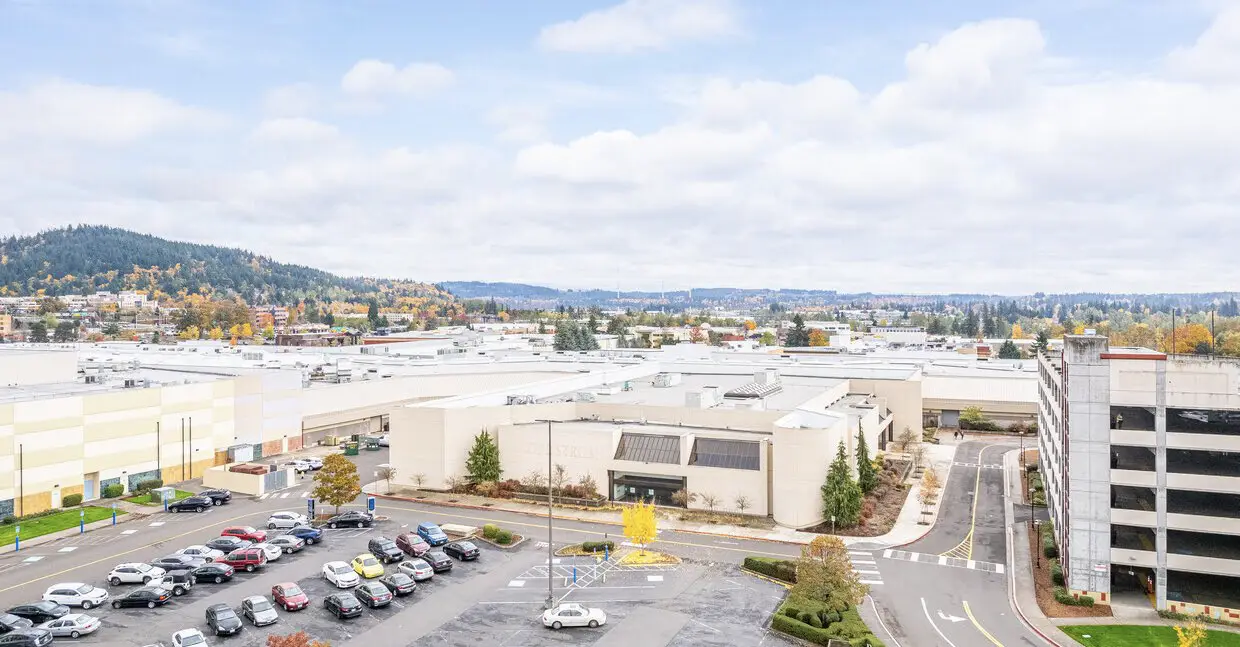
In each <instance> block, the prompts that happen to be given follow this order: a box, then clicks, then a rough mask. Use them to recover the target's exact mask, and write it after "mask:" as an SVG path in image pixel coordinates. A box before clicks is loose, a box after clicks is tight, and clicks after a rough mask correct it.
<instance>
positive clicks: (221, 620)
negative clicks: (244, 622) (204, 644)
mask: <svg viewBox="0 0 1240 647" xmlns="http://www.w3.org/2000/svg"><path fill="white" fill-rule="evenodd" d="M207 626H208V627H210V628H211V631H214V632H215V635H217V636H231V635H233V634H235V633H237V632H238V631H241V618H239V617H237V612H236V611H233V609H232V607H230V606H228V605H227V604H213V605H211V606H209V607H207Z"/></svg>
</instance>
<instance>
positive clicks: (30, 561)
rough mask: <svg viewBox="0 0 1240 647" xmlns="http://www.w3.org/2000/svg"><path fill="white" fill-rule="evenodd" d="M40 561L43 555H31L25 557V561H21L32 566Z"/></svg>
mask: <svg viewBox="0 0 1240 647" xmlns="http://www.w3.org/2000/svg"><path fill="white" fill-rule="evenodd" d="M41 559H43V555H31V556H30V557H27V558H26V559H23V560H22V561H23V562H26V563H27V564H33V563H34V562H37V561H39V560H41Z"/></svg>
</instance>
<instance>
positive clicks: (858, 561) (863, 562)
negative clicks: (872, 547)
mask: <svg viewBox="0 0 1240 647" xmlns="http://www.w3.org/2000/svg"><path fill="white" fill-rule="evenodd" d="M852 563H854V564H877V563H878V562H876V561H874V560H872V559H854V560H852Z"/></svg>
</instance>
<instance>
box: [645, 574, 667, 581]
mask: <svg viewBox="0 0 1240 647" xmlns="http://www.w3.org/2000/svg"><path fill="white" fill-rule="evenodd" d="M646 581H647V582H662V581H663V576H662V575H647V576H646Z"/></svg>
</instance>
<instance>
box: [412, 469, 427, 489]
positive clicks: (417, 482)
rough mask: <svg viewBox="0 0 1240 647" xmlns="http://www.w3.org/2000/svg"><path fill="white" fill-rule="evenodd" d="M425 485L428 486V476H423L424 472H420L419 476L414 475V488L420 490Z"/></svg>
mask: <svg viewBox="0 0 1240 647" xmlns="http://www.w3.org/2000/svg"><path fill="white" fill-rule="evenodd" d="M423 485H426V474H423V473H422V472H418V473H417V474H414V475H413V486H414V487H416V488H418V489H419V490H420V489H422V486H423Z"/></svg>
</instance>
